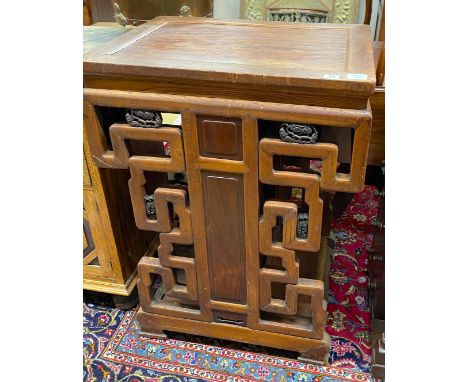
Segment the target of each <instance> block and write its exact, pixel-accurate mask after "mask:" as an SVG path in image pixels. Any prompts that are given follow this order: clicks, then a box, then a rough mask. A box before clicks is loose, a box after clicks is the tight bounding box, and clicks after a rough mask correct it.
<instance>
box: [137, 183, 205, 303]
mask: <svg viewBox="0 0 468 382" xmlns="http://www.w3.org/2000/svg"><path fill="white" fill-rule="evenodd" d="M154 198H155V203H156V214H157V216H158V231H160V232H161V233H160V235H159V240H160V245H159V248H158V258H153V257H143V258H142V259H141V260H140V262H139V264H138V271H139V275H140V281H139V284H138V288H139V292H140V303H141V306H142V308H143V310H145V311H148V312H150V311H151V310H152V309H151V306H152V300H153V296H152V291H151V287H152V285H151V284H152V280H151V277H150V275H151V274H159V275H161V277H162V282H163V288H164V292H165V294H166V295H168V296H170V297H174V298H179V299H182V300H185V301H193V302H195V301H197V299H198V294H197V278H196V273H195V261H194V259H193V258H189V257H182V256H173V255H172V251H173V244H184V245H189V244H193V235H192V220H191V216H190V210H189V209H188V208H187V206H186V198H187V193H186V191H184V190H180V189H171V188H157V189H156V191H155V193H154ZM169 204H171V205H172V206H173V207H174V213H175V214H176V215H177V216H178V218H179V226H178V227H173V223H172V218H171V215H170V208H169ZM173 269H182V270H183V271H184V272H185V280H186V285H180V284H177V281H176V279H175V277H174V273H173Z"/></svg>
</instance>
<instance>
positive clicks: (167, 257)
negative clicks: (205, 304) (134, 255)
mask: <svg viewBox="0 0 468 382" xmlns="http://www.w3.org/2000/svg"><path fill="white" fill-rule="evenodd" d="M98 104H99V103H98ZM106 106H112V107H114V106H117V105H114V104H111V105H106ZM119 106H120V105H119ZM85 110H86V111H87V113H86V116H87V118H88V123H87V125H86V126H87V132H88V135H89V136H91V137H92V139H91V140H90V146H91V150H92V154H93V160H94V162H95V163H96V165H98V166H99V167H102V168H113V169H129V170H130V179H129V182H128V184H129V189H130V196H131V201H132V208H133V212H134V217H135V223H136V225H137V227H138V228H139V229H142V230H147V231H154V232H160V235H159V240H160V245H159V247H158V258H151V257H143V258H142V259H141V261H140V263H139V265H138V271H139V274H140V280H139V283H138V288H139V291H140V302H141V305H142V307H144V308H145V310H147V311H148V312H154V313H162V314H173V315H177V314H178V313H177V312H179V313H180V312H182V314H181V315H183V316H184V317H187V311H188V312H189V313H188V315H189V316H190V315H192V316H193V317H198V314H199V311H198V310H197V299H198V287H197V276H196V271H195V260H194V258H192V257H185V256H175V255H173V250H174V245H175V244H180V245H193V234H192V220H191V213H190V207H189V204H188V195H187V192H186V191H185V190H184V189H176V188H167V187H159V186H158V187H157V188H156V189H155V190H153V191H152V194H153V197H154V208H155V214H154V215H150V214H148V213H147V210H146V208H147V204H145V200H146V198H147V197H148V190H147V188H145V184H146V182H147V179H146V178H145V174H146V173H151V172H158V173H169V172H171V173H182V172H184V171H185V159H184V151H183V143H182V130H181V129H180V128H178V127H172V126H159V127H140V126H137V125H133V124H123V123H113V124H111V125H110V127H109V130H108V137H109V138H108V139H106V135H105V131H104V129H103V126H102V125H101V121H100V120H99V118H98V117H97V114H96V110H95V107H94V105H93V104H92V103H91V102H89V103H86V101H85ZM140 114H142V113H140ZM149 114H151V115H160V114H159V112H149ZM107 140H109V141H110V146H111V147H109V142H107ZM131 141H141V142H144V143H158V144H160V145H162V144H163V142H166V144H168V146H169V147H170V157H168V156H149V155H138V154H133V153H131V152H130V150H129V146H128V142H131ZM176 222H177V223H176ZM180 272H182V273H183V275H182V277H180V278H181V279H183V284H180V283H178V281H177V277H176V274H179V273H180ZM155 275H160V276H161V278H162V288H160V289H161V291H162V292H161V293H160V296H159V297H161V298H162V297H164V295H165V296H167V297H168V298H169V300H171V299H172V300H174V299H175V300H174V301H182V302H183V303H186V304H187V305H188V306H189V307H188V308H187V307H180V304H177V303H173V304H172V305H171V304H169V305H168V304H161V303H160V301H159V302H158V301H155V298H156V297H155V293H154V291H153V290H152V288H153V284H154V281H155ZM166 299H167V298H166Z"/></svg>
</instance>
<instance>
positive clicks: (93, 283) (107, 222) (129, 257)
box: [83, 135, 157, 296]
mask: <svg viewBox="0 0 468 382" xmlns="http://www.w3.org/2000/svg"><path fill="white" fill-rule="evenodd" d="M91 158H92V156H91V153H90V151H89V148H88V143H87V139H86V135H85V137H84V153H83V288H84V289H87V290H93V291H98V292H106V293H111V294H115V295H122V296H128V295H130V294H131V293H132V291H133V289H134V288H135V286H136V282H137V279H138V277H137V263H138V260H139V259H140V258H141V257H142V256H143V255H144V254H145V253H146V254H147V255H152V254H153V253H154V251H155V249H156V248H155V247H156V244H157V237H156V236H155V235H154V234H152V233H150V232H144V231H140V230H138V229H137V228H136V226H135V223H134V219H133V212H132V209H131V207H130V196H129V194H128V187H127V173H116V172H111V171H109V170H103V169H99V168H97V167H96V166H95V165H94V164H93V162H92V160H91ZM152 241H154V243H152ZM151 244H152V245H151Z"/></svg>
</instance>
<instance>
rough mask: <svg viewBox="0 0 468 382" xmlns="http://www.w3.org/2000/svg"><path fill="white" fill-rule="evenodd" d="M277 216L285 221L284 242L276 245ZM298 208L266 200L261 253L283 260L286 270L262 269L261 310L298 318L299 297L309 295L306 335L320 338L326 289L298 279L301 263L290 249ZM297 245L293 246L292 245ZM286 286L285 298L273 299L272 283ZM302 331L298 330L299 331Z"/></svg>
mask: <svg viewBox="0 0 468 382" xmlns="http://www.w3.org/2000/svg"><path fill="white" fill-rule="evenodd" d="M277 217H281V218H282V219H283V240H282V242H280V243H278V242H275V243H273V241H272V237H273V235H272V229H273V227H274V226H275V225H276V221H277ZM296 225H297V205H296V204H294V203H287V202H279V201H267V202H265V204H264V206H263V217H262V218H261V220H260V231H259V233H260V241H259V244H260V245H259V247H260V248H259V249H260V253H262V254H264V255H267V256H276V257H280V258H281V261H282V265H283V268H284V270H277V269H268V268H262V269H261V270H260V291H261V293H260V309H261V310H263V311H266V312H272V313H279V314H287V315H296V314H297V313H298V302H297V301H298V295H306V296H310V298H311V301H310V307H311V309H312V317H311V319H312V328H311V329H305V330H304V332H305V333H304V335H307V336H308V337H311V338H316V339H321V338H322V337H323V334H324V329H325V322H326V304H325V302H324V301H323V294H324V292H323V291H324V289H323V288H324V286H323V282H322V281H321V280H310V279H306V278H300V277H299V263H298V262H297V261H296V255H295V251H293V250H291V249H290V248H291V244H293V243H294V241H292V240H291V235H294V236H295V235H296V229H297V227H296ZM293 246H294V245H293ZM273 282H276V283H285V284H286V288H285V299H284V300H281V299H276V298H272V293H271V292H272V291H271V284H272V283H273ZM298 329H299V328H298Z"/></svg>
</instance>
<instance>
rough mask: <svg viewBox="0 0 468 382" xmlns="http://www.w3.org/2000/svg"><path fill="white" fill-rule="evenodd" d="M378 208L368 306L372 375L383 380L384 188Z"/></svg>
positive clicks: (380, 192) (374, 222)
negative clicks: (369, 311)
mask: <svg viewBox="0 0 468 382" xmlns="http://www.w3.org/2000/svg"><path fill="white" fill-rule="evenodd" d="M378 195H379V196H380V198H381V199H380V206H379V212H378V214H377V218H376V220H375V221H373V222H372V224H373V225H374V227H375V231H374V240H373V245H372V247H373V251H372V252H371V253H370V257H369V306H370V309H371V314H372V322H371V344H372V366H371V372H372V375H373V376H374V377H376V378H378V379H382V380H383V379H385V188H383V189H382V191H378Z"/></svg>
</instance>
